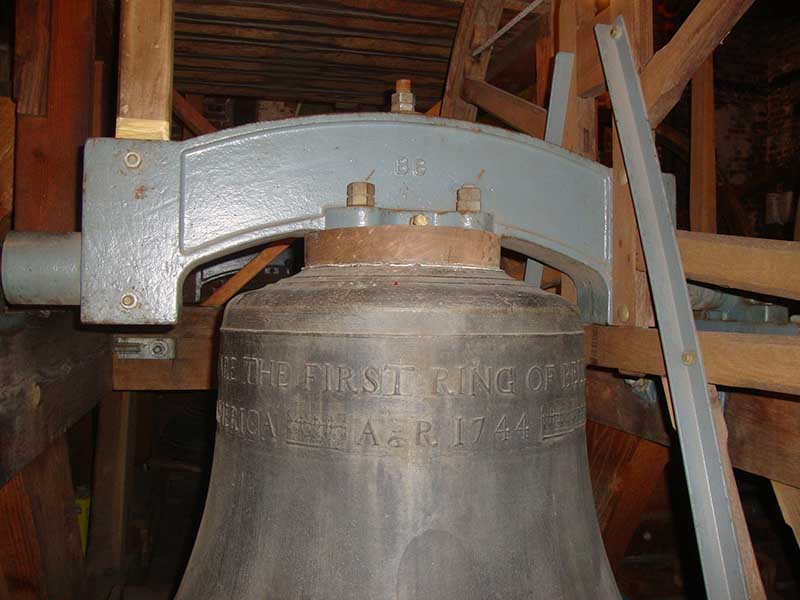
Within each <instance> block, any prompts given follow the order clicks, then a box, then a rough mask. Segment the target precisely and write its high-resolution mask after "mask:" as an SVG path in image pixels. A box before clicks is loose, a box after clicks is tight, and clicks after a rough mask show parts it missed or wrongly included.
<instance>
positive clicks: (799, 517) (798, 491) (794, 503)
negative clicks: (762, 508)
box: [772, 481, 800, 543]
mask: <svg viewBox="0 0 800 600" xmlns="http://www.w3.org/2000/svg"><path fill="white" fill-rule="evenodd" d="M772 490H773V491H774V492H775V498H776V499H777V500H778V506H780V509H781V513H782V514H783V520H784V521H786V524H787V525H788V526H789V527H791V529H792V533H794V539H795V540H796V541H797V542H798V543H800V488H796V487H793V486H791V485H786V484H785V483H779V482H777V481H773V482H772Z"/></svg>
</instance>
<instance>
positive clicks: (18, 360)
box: [0, 311, 111, 484]
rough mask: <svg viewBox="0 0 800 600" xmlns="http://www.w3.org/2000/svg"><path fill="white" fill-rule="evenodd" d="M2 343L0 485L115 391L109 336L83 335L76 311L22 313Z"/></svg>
mask: <svg viewBox="0 0 800 600" xmlns="http://www.w3.org/2000/svg"><path fill="white" fill-rule="evenodd" d="M18 319H19V320H18V324H17V326H16V327H15V328H14V329H11V330H9V331H7V332H6V334H5V335H4V336H3V344H2V345H0V439H2V440H3V442H2V444H0V484H2V483H3V482H5V481H8V480H9V479H10V478H11V477H13V476H14V474H16V473H17V472H19V471H20V470H21V469H22V468H23V467H24V466H25V465H27V464H29V463H30V462H31V461H32V460H33V459H34V458H35V457H36V456H37V455H39V454H40V453H41V452H43V451H44V450H45V448H47V447H49V446H50V445H51V444H52V443H54V442H55V441H56V439H58V438H59V437H60V436H61V435H62V434H63V433H64V432H65V431H66V430H67V429H68V428H69V427H70V426H71V425H72V424H73V423H75V422H76V421H77V420H78V419H79V418H80V417H82V416H83V415H84V414H86V413H87V412H88V411H89V410H91V408H92V407H94V406H95V404H97V402H98V401H99V400H100V398H101V397H102V396H103V394H104V393H105V392H106V391H107V390H108V389H110V387H111V370H110V368H109V365H110V360H109V344H108V336H107V335H106V334H104V333H96V332H79V331H77V330H76V329H75V316H74V314H72V313H71V312H66V311H61V312H56V311H53V312H51V313H50V314H49V315H47V316H43V315H42V313H39V312H37V311H30V312H28V313H21V314H20V316H19V317H18Z"/></svg>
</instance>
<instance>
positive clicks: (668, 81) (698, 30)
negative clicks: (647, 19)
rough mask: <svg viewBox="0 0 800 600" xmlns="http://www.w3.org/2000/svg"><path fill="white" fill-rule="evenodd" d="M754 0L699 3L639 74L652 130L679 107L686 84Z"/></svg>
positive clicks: (719, 0)
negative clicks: (640, 74)
mask: <svg viewBox="0 0 800 600" xmlns="http://www.w3.org/2000/svg"><path fill="white" fill-rule="evenodd" d="M751 4H753V0H700V2H699V3H698V4H697V6H696V7H695V8H694V10H693V11H692V12H691V14H690V15H689V17H688V18H687V19H686V21H684V23H683V25H681V27H680V29H679V30H678V31H677V32H676V33H675V35H674V36H672V39H671V40H670V41H669V43H667V45H666V46H664V47H663V48H661V50H659V51H658V52H656V54H655V55H654V56H653V58H652V60H651V61H650V62H649V63H647V67H646V68H645V69H644V71H643V72H642V90H643V91H644V97H645V101H646V102H647V113H648V116H649V118H650V125H651V127H653V128H655V127H657V126H658V124H659V123H661V121H662V120H663V119H664V117H666V116H667V114H668V113H669V112H670V111H671V110H672V107H673V106H675V104H677V103H678V100H680V98H681V94H682V93H683V90H684V88H685V87H686V84H687V83H688V82H689V80H690V79H691V78H692V76H693V75H694V74H695V73H696V72H697V70H698V69H699V68H700V66H701V65H702V64H703V62H705V60H706V59H707V58H708V56H709V55H710V54H711V52H712V51H713V50H714V48H716V47H717V46H718V45H719V43H720V42H721V41H722V40H723V39H724V38H725V36H726V35H727V34H728V32H729V31H730V30H731V29H733V26H734V25H736V23H737V21H738V20H739V19H740V18H741V16H742V15H743V14H744V13H745V12H746V11H747V9H748V8H750V5H751Z"/></svg>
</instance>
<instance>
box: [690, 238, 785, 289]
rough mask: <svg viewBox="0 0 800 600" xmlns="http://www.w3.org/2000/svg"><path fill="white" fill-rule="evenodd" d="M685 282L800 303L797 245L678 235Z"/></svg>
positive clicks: (769, 241)
mask: <svg viewBox="0 0 800 600" xmlns="http://www.w3.org/2000/svg"><path fill="white" fill-rule="evenodd" d="M678 247H679V248H680V251H681V259H682V260H683V268H684V271H686V278H687V279H689V280H691V281H698V282H701V283H710V284H712V285H718V286H722V287H729V288H734V289H737V290H745V291H750V292H756V293H758V294H767V295H770V296H779V297H782V298H792V299H794V300H800V268H798V265H800V242H789V241H781V240H766V239H756V238H746V237H738V236H732V235H718V234H712V233H699V232H689V231H678Z"/></svg>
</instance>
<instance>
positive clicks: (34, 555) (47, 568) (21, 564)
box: [0, 436, 86, 600]
mask: <svg viewBox="0 0 800 600" xmlns="http://www.w3.org/2000/svg"><path fill="white" fill-rule="evenodd" d="M4 439H5V438H4ZM0 540H2V542H0V564H1V565H2V575H3V577H4V578H5V586H6V587H7V588H8V589H9V592H10V594H11V595H10V597H11V598H31V600H33V599H35V598H59V599H61V598H63V599H65V600H79V599H82V598H85V597H86V596H85V582H84V568H83V551H82V549H81V541H80V533H79V531H78V524H77V519H76V518H75V505H74V492H73V489H72V475H71V469H70V464H69V451H68V450H67V442H66V439H65V437H64V436H61V437H60V438H59V439H58V440H57V441H56V442H55V443H54V444H53V446H51V447H50V448H48V449H47V451H45V452H42V453H41V454H40V455H39V456H38V457H36V459H35V460H34V461H33V462H32V463H30V464H29V465H28V466H27V467H26V468H25V469H24V470H23V471H22V472H21V473H19V474H17V475H16V476H15V477H14V479H12V480H11V481H10V482H8V483H6V484H5V485H4V486H3V487H2V488H0Z"/></svg>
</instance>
